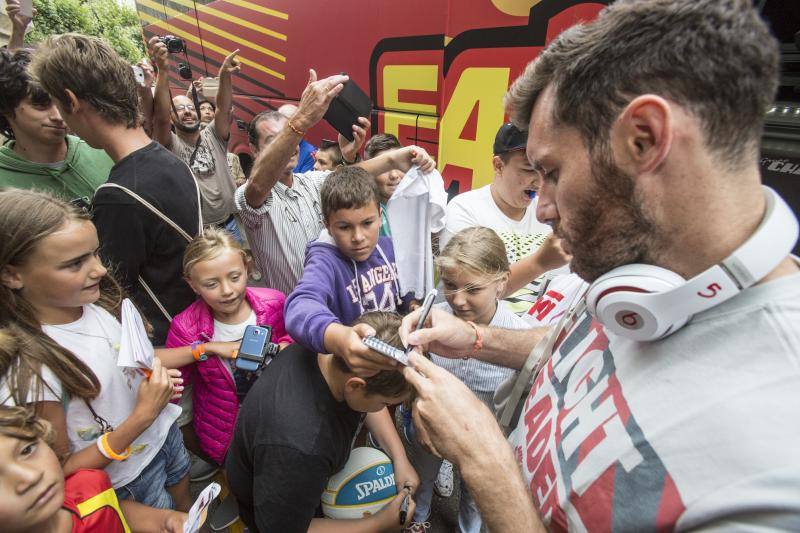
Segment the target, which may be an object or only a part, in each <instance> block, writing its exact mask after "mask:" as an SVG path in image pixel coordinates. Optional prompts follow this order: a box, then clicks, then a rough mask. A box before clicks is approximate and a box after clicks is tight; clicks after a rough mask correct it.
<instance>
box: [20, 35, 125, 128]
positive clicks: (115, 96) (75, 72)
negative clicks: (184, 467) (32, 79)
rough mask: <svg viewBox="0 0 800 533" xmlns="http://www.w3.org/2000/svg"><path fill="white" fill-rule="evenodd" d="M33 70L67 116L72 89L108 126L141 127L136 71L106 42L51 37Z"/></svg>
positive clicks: (37, 57) (68, 36)
mask: <svg viewBox="0 0 800 533" xmlns="http://www.w3.org/2000/svg"><path fill="white" fill-rule="evenodd" d="M31 69H32V72H33V74H34V76H36V78H37V79H38V80H39V82H40V83H41V84H42V87H43V88H44V89H45V90H46V91H47V92H48V93H50V96H51V97H52V98H54V99H55V100H56V101H58V102H59V103H60V104H61V105H62V107H63V108H64V109H65V110H66V111H67V112H69V111H71V109H70V103H69V100H68V99H67V94H66V92H65V91H66V90H67V89H69V90H70V91H72V92H73V93H75V96H76V97H77V98H78V99H80V100H84V101H86V102H88V103H89V104H90V105H91V106H92V107H93V108H94V109H95V110H97V113H98V114H99V115H100V116H101V117H102V118H103V119H104V120H105V121H106V122H109V123H111V124H125V126H126V127H128V128H135V127H136V126H138V125H139V124H140V123H141V120H140V115H139V97H138V95H137V93H136V80H135V78H134V76H133V69H132V68H131V65H129V64H128V63H127V62H126V61H125V60H124V59H122V58H121V57H120V56H119V54H117V52H116V51H115V50H114V49H113V48H112V47H111V45H110V44H108V42H106V41H104V40H103V39H100V38H98V37H90V36H88V35H79V34H77V33H65V34H63V35H57V36H55V37H50V38H48V39H47V40H46V41H45V42H44V43H43V44H42V45H41V46H40V47H39V48H38V49H37V50H36V53H35V54H34V57H33V62H32V63H31Z"/></svg>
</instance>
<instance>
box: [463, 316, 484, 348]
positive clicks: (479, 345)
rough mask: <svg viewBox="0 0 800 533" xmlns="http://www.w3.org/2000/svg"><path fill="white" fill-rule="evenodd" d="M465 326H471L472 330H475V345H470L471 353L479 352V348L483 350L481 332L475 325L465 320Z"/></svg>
mask: <svg viewBox="0 0 800 533" xmlns="http://www.w3.org/2000/svg"><path fill="white" fill-rule="evenodd" d="M467 324H469V325H470V326H472V329H474V330H475V344H473V345H472V351H473V353H474V352H479V351H480V350H481V348H483V335H481V330H479V329H478V326H477V324H475V322H472V321H471V320H467Z"/></svg>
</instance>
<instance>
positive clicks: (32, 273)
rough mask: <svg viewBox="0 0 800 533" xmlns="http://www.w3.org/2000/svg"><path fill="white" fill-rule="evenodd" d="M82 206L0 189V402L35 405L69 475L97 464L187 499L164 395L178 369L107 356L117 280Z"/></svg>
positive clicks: (137, 490) (133, 490)
mask: <svg viewBox="0 0 800 533" xmlns="http://www.w3.org/2000/svg"><path fill="white" fill-rule="evenodd" d="M98 252H99V244H98V239H97V231H96V230H95V227H94V225H93V224H92V222H91V220H90V219H89V215H88V214H87V213H86V212H84V211H82V210H80V209H77V208H75V207H73V206H71V205H70V204H68V203H65V202H63V201H61V200H57V199H55V198H54V197H52V196H50V195H47V194H44V193H39V192H35V191H22V190H15V189H8V190H3V191H0V326H3V327H5V328H7V329H8V330H9V331H10V332H11V334H13V335H14V336H15V337H16V338H17V340H18V343H19V344H18V348H17V350H15V351H14V352H12V353H8V352H6V353H3V354H2V355H0V377H1V379H0V403H3V404H6V405H33V406H34V407H35V409H36V411H37V413H38V414H39V415H40V416H41V417H42V418H44V419H45V420H47V421H49V422H50V423H51V424H52V426H53V428H54V430H55V435H56V441H55V449H56V451H57V453H59V454H60V455H62V456H64V457H65V461H64V471H65V473H66V474H67V475H69V474H71V473H73V472H75V471H77V470H78V469H81V468H90V469H105V471H106V472H107V473H108V475H109V477H110V478H111V483H112V485H113V486H114V488H115V489H116V491H117V495H118V497H119V498H120V499H125V498H132V499H135V500H136V501H139V502H142V503H145V504H146V505H150V506H153V507H160V508H169V507H172V506H173V505H175V506H177V507H178V508H179V509H181V510H187V509H188V507H189V505H190V504H191V500H190V496H189V490H188V488H189V487H188V482H189V480H188V471H189V458H188V454H187V453H186V450H185V448H184V447H183V440H182V438H181V434H180V431H179V430H178V429H177V427H176V426H175V424H174V422H175V419H176V418H177V416H178V412H179V411H180V410H179V408H178V407H177V406H174V405H170V404H169V400H170V399H171V398H172V397H173V396H174V395H175V394H176V390H177V391H178V392H179V390H180V381H181V380H180V378H179V375H180V372H179V371H177V370H169V371H168V370H167V368H166V367H164V366H163V365H162V364H161V361H160V360H159V359H158V357H156V358H155V361H154V364H153V368H152V376H151V377H150V379H149V380H148V379H145V378H144V376H143V374H142V373H141V372H139V371H137V370H134V369H131V368H121V367H119V366H117V358H118V355H119V343H120V337H121V331H122V326H121V324H120V322H119V318H120V317H119V314H120V307H121V302H122V299H123V295H122V291H121V289H120V287H119V286H118V285H117V284H116V282H115V281H114V280H113V278H112V277H111V275H110V274H109V273H108V271H107V269H106V268H105V267H104V266H103V264H102V263H101V261H100V259H99V255H98Z"/></svg>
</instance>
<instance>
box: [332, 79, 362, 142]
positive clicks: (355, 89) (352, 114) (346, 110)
mask: <svg viewBox="0 0 800 533" xmlns="http://www.w3.org/2000/svg"><path fill="white" fill-rule="evenodd" d="M342 74H347V73H346V72H342ZM371 114H372V100H370V98H369V96H367V94H366V93H365V92H364V91H362V90H361V87H359V86H358V85H357V84H356V82H355V81H353V80H352V79H351V80H348V81H347V82H345V84H344V88H343V89H342V91H341V92H340V93H339V94H337V95H336V97H335V98H334V99H333V100H332V101H331V105H330V106H328V111H327V112H326V113H325V116H324V117H323V118H324V119H325V120H327V121H328V124H330V125H331V126H333V128H334V129H335V130H336V131H338V132H339V133H341V134H342V136H344V138H345V139H347V140H348V141H352V140H353V139H354V137H353V124H358V117H364V118H370V115H371Z"/></svg>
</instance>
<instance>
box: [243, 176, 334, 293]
mask: <svg viewBox="0 0 800 533" xmlns="http://www.w3.org/2000/svg"><path fill="white" fill-rule="evenodd" d="M328 174H330V172H329V171H323V172H316V171H309V172H306V173H304V174H294V181H293V183H292V187H287V186H286V185H284V184H283V183H281V182H278V183H276V184H275V186H274V187H273V188H272V191H270V194H269V195H268V196H267V199H266V201H265V202H264V203H263V205H261V206H259V207H251V206H250V205H249V204H248V203H247V200H245V196H244V191H245V188H246V187H247V183H245V184H244V185H242V186H241V187H239V188H238V189H237V190H236V195H235V197H234V200H235V201H236V209H237V210H238V211H239V215H240V216H241V218H242V222H243V223H244V226H245V231H246V232H247V240H248V241H249V243H250V247H251V249H252V251H253V257H254V259H255V261H256V265H257V266H258V269H259V270H260V271H261V274H262V275H263V277H264V283H266V286H267V287H270V288H273V289H277V290H279V291H281V292H282V293H284V294H289V293H290V292H292V290H293V289H294V286H295V285H296V284H297V280H298V279H300V276H301V275H302V273H303V262H304V260H305V256H306V245H307V244H308V243H309V242H310V241H313V240H314V239H316V238H317V237H319V233H320V231H321V230H322V228H323V223H322V207H321V205H320V199H319V191H320V188H321V187H322V184H323V183H324V182H325V179H326V178H327V177H328Z"/></svg>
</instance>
